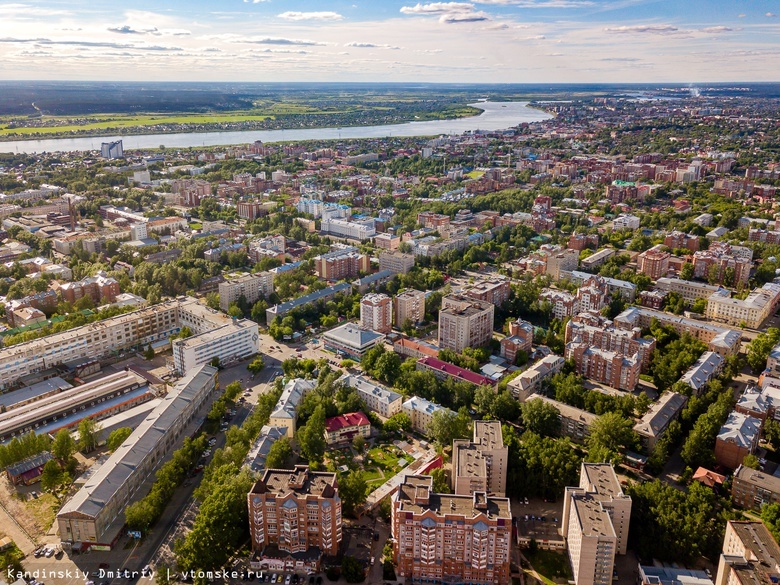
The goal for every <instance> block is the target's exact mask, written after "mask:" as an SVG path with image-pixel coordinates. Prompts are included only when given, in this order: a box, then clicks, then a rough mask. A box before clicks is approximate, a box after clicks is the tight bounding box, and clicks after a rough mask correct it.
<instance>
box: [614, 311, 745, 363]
mask: <svg viewBox="0 0 780 585" xmlns="http://www.w3.org/2000/svg"><path fill="white" fill-rule="evenodd" d="M653 319H658V321H659V322H660V323H662V324H664V325H669V326H670V327H672V328H673V329H674V330H675V331H676V332H677V333H679V334H680V335H682V334H683V333H689V334H690V335H692V336H693V337H695V338H696V339H698V340H700V341H702V342H703V343H706V344H707V348H708V349H709V350H710V351H714V352H715V353H717V354H718V355H720V356H723V357H726V356H729V355H734V354H736V353H738V352H739V345H740V341H741V339H742V334H741V333H740V332H739V331H734V330H733V329H729V328H728V327H721V326H720V325H715V324H713V323H708V322H706V321H699V320H696V319H687V318H685V317H681V316H679V315H673V314H671V313H664V312H663V311H657V310H655V309H650V308H647V307H629V308H628V309H626V310H625V311H623V312H622V313H620V315H618V316H617V317H615V319H614V323H615V326H616V327H618V328H620V329H633V328H634V327H639V328H642V329H644V328H647V327H650V323H651V322H652V320H653Z"/></svg>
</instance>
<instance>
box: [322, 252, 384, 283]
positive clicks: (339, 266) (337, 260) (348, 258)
mask: <svg viewBox="0 0 780 585" xmlns="http://www.w3.org/2000/svg"><path fill="white" fill-rule="evenodd" d="M314 267H315V270H316V272H317V276H319V277H320V278H324V279H325V280H341V279H343V278H353V277H355V276H357V275H358V273H360V272H368V271H369V270H370V269H371V260H370V258H369V257H368V256H366V255H365V254H360V253H359V252H358V251H357V249H356V248H353V247H351V246H347V247H345V248H341V249H336V250H334V251H332V252H328V253H327V254H321V255H320V256H317V257H316V258H314Z"/></svg>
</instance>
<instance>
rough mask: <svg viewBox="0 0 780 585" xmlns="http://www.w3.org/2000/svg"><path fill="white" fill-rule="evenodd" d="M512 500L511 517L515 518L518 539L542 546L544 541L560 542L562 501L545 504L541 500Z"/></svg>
mask: <svg viewBox="0 0 780 585" xmlns="http://www.w3.org/2000/svg"><path fill="white" fill-rule="evenodd" d="M527 501H528V504H526V503H525V499H524V500H522V501H521V500H518V499H513V500H512V515H513V516H514V517H515V518H517V534H518V536H519V537H521V538H523V537H525V538H528V539H534V540H536V541H537V542H538V543H540V544H543V543H544V542H545V541H555V540H561V539H562V538H563V537H562V536H561V535H560V527H561V517H562V516H563V500H558V501H556V502H545V501H544V500H542V499H541V498H529V499H528V500H527Z"/></svg>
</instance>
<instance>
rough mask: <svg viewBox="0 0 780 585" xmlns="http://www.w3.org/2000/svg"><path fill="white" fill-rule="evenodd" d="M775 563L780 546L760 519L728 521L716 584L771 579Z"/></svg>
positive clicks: (775, 571) (744, 584)
mask: <svg viewBox="0 0 780 585" xmlns="http://www.w3.org/2000/svg"><path fill="white" fill-rule="evenodd" d="M778 567H780V547H778V546H777V541H776V540H775V539H774V538H773V537H772V534H771V533H770V532H769V530H768V529H767V527H766V526H765V525H764V523H763V522H750V521H747V522H738V521H736V520H729V521H728V523H727V524H726V535H725V537H724V539H723V552H722V553H721V555H720V559H719V561H718V573H717V574H716V576H715V585H755V584H757V583H762V584H770V583H774V582H775V581H776V580H777V574H778V572H779V571H778Z"/></svg>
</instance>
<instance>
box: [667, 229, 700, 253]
mask: <svg viewBox="0 0 780 585" xmlns="http://www.w3.org/2000/svg"><path fill="white" fill-rule="evenodd" d="M664 246H666V247H667V248H670V249H672V250H676V249H682V248H687V249H688V250H690V251H691V252H696V251H697V250H698V249H699V238H698V236H692V235H690V234H686V233H685V232H678V231H676V230H675V231H673V232H672V233H670V234H668V235H667V236H666V237H665V238H664Z"/></svg>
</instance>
